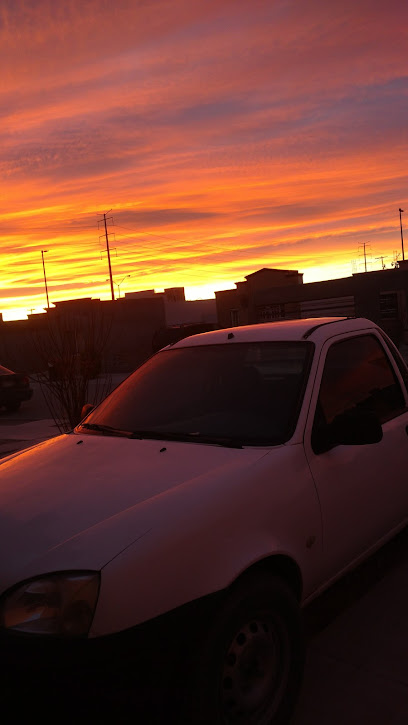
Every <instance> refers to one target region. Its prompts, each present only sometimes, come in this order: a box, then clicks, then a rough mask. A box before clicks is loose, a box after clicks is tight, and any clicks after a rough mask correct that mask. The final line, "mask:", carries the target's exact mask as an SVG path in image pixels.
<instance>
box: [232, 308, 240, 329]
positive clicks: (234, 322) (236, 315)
mask: <svg viewBox="0 0 408 725" xmlns="http://www.w3.org/2000/svg"><path fill="white" fill-rule="evenodd" d="M231 325H232V327H237V326H238V325H239V310H231Z"/></svg>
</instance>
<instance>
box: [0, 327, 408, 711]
mask: <svg viewBox="0 0 408 725" xmlns="http://www.w3.org/2000/svg"><path fill="white" fill-rule="evenodd" d="M407 381H408V371H407V368H406V366H405V363H404V362H403V360H402V358H401V357H400V355H399V353H398V350H397V349H396V348H395V347H394V345H393V343H392V342H391V341H390V340H389V339H388V338H387V336H386V335H385V334H384V333H383V331H382V330H381V329H379V328H378V327H377V326H376V325H375V324H373V323H372V322H370V321H369V320H366V319H346V318H320V319H318V318H315V319H308V320H292V321H287V322H278V323H268V324H262V325H254V326H247V327H237V328H233V329H227V330H217V331H215V332H208V333H204V334H201V335H195V336H192V337H189V338H185V339H183V340H181V341H180V342H177V343H176V344H174V345H169V346H168V347H166V348H165V349H163V350H162V351H160V352H158V353H157V354H156V355H154V356H153V357H152V358H150V360H148V361H147V362H146V363H144V364H143V365H142V366H141V367H140V368H138V369H137V370H136V371H135V372H134V373H133V374H132V375H130V376H129V377H128V378H127V379H126V380H125V381H124V382H123V383H122V384H121V385H120V386H119V387H118V388H116V390H114V391H113V393H111V394H110V395H109V396H108V397H107V398H106V399H105V400H104V401H103V402H102V403H101V404H100V405H99V406H98V407H97V408H96V409H95V410H93V411H92V412H91V413H90V414H89V415H88V416H87V417H86V418H85V419H84V420H83V421H82V422H81V423H80V424H79V425H78V426H77V428H76V429H75V430H74V431H72V433H69V434H67V435H61V436H59V437H56V438H54V439H52V440H49V441H46V442H44V443H40V444H39V445H37V446H34V447H32V448H30V449H26V450H25V451H23V452H21V453H19V454H15V455H12V456H9V457H7V458H5V459H3V460H2V461H1V462H0V519H1V526H0V537H1V545H0V546H1V552H2V555H1V558H0V661H1V662H2V663H3V664H4V665H5V668H4V671H5V672H7V678H8V682H9V684H10V682H12V681H13V677H16V678H19V676H20V677H21V667H23V664H22V663H24V672H25V678H26V679H27V678H28V675H27V671H28V670H29V667H30V665H29V662H30V659H31V660H33V661H34V662H35V665H36V668H37V671H38V668H39V662H40V661H42V660H43V659H44V657H43V655H44V653H46V659H47V663H46V665H45V666H48V667H49V668H51V669H53V670H54V671H57V670H58V667H59V666H60V664H61V660H62V661H63V664H64V667H65V668H67V667H68V664H67V663H68V662H71V661H72V665H73V669H74V670H75V668H79V667H80V665H82V664H83V663H84V662H85V661H86V663H87V667H88V674H90V673H92V671H93V670H94V669H95V670H98V671H99V665H100V664H101V662H102V660H103V658H104V654H105V652H106V651H109V652H110V655H109V656H110V661H111V662H112V661H113V660H115V666H116V665H117V663H118V661H119V659H120V657H121V655H119V654H118V653H119V652H122V648H124V650H126V657H124V659H123V663H124V669H125V670H126V677H127V678H128V681H130V682H131V687H130V689H131V690H132V689H133V691H134V694H135V703H136V704H137V698H138V687H139V684H138V683H139V680H138V676H137V674H136V673H137V672H140V671H141V670H143V668H145V666H146V661H147V660H146V658H147V657H148V655H149V653H150V652H152V651H153V650H154V649H155V648H156V650H155V651H157V650H159V651H160V652H161V653H165V654H166V657H167V671H168V672H169V674H172V673H173V671H176V670H177V671H178V669H179V668H180V671H183V673H184V674H183V675H182V677H183V678H184V679H183V680H179V684H180V682H182V683H184V684H182V687H184V691H183V703H182V707H183V710H184V714H185V717H186V719H187V722H188V723H192V724H194V725H221V724H223V725H238V724H239V725H271V724H273V725H276V724H277V723H285V722H288V720H289V718H290V715H291V712H292V710H293V707H294V704H295V702H296V695H297V692H298V690H299V687H300V683H301V676H302V667H303V654H304V645H303V639H302V623H301V609H302V607H303V606H304V605H305V604H306V603H308V602H310V601H311V600H312V599H313V598H314V597H316V596H317V595H318V594H319V593H320V592H322V591H323V590H324V589H326V588H327V587H328V586H329V585H330V584H331V583H332V582H334V580H336V579H337V578H338V577H340V576H341V575H342V574H343V573H345V572H346V571H347V570H349V569H351V568H352V567H355V566H356V565H357V564H358V563H359V562H360V561H362V560H363V559H364V558H365V557H367V556H368V555H369V554H370V553H371V552H373V551H374V550H376V549H377V548H378V547H380V546H381V545H382V544H383V543H384V542H385V541H387V540H388V539H389V538H391V537H392V536H393V535H395V534H396V533H397V532H398V530H400V529H401V528H402V527H404V526H405V525H406V524H407V516H408V486H407V470H408V440H407V430H408V428H407V426H408V409H407V402H408V398H407ZM153 643H154V645H153ZM113 651H114V652H115V653H116V654H115V656H113V655H112V652H113ZM50 652H52V656H51V655H50ZM68 653H70V656H68ZM78 653H80V656H79V655H78ZM23 655H24V656H23ZM71 655H72V656H71ZM108 659H109V658H108ZM186 662H187V666H185V665H186ZM43 666H44V663H43V664H42V665H41V667H43ZM183 667H184V669H183ZM19 668H20V669H19ZM40 671H41V673H42V672H43V670H42V669H41V670H40ZM19 673H20V675H19ZM41 679H42V685H43V686H45V689H47V680H46V679H44V677H43V676H42V675H41ZM108 682H111V681H110V680H108ZM3 686H4V680H3ZM134 712H135V713H136V714H137V709H136V710H134ZM136 719H137V718H136Z"/></svg>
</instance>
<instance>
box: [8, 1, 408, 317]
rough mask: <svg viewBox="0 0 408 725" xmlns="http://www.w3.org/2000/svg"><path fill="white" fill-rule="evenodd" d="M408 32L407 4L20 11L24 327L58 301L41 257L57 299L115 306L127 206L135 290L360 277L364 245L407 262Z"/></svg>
mask: <svg viewBox="0 0 408 725" xmlns="http://www.w3.org/2000/svg"><path fill="white" fill-rule="evenodd" d="M407 20H408V6H407V7H405V6H402V4H401V3H400V2H397V0H389V2H388V3H387V4H386V5H385V4H384V3H383V2H379V1H378V0H371V1H370V2H368V0H367V1H366V0H363V1H362V2H360V3H355V2H351V1H350V0H344V1H342V2H340V0H339V1H338V2H337V1H336V2H333V3H327V2H323V0H311V2H308V3H304V2H302V1H301V0H292V1H291V2H288V1H287V0H278V2H274V3H271V2H267V1H266V0H253V2H251V3H249V2H247V0H217V2H216V1H215V0H197V2H195V3H191V2H190V0H189V1H187V0H153V1H152V2H145V1H143V0H140V1H139V2H135V0H118V2H116V3H115V4H114V5H112V3H110V2H108V1H107V0H86V1H84V2H83V3H81V4H78V3H74V2H71V3H67V2H58V0H57V1H55V0H37V1H36V2H33V0H13V2H12V1H11V0H6V1H5V2H4V3H3V4H2V7H1V9H0V55H1V62H2V90H1V92H0V109H1V111H2V118H3V123H2V125H1V126H0V143H1V147H2V155H1V159H0V192H1V194H2V199H3V204H2V209H1V212H0V243H1V249H2V265H1V268H2V284H1V289H0V310H3V311H4V313H5V317H6V315H7V311H9V314H13V315H15V314H24V312H25V311H26V310H27V309H33V308H39V307H41V306H44V305H45V294H44V285H43V277H42V264H41V249H47V250H48V252H47V255H46V266H47V276H48V281H49V292H50V299H51V300H52V301H57V300H59V299H67V298H70V297H81V296H82V297H83V296H91V295H92V296H96V297H98V296H100V297H103V298H108V297H109V294H110V293H109V285H108V284H107V283H106V282H105V280H106V277H107V262H106V256H104V254H103V251H104V243H103V240H102V243H100V241H99V234H100V233H101V230H98V225H97V220H98V214H97V213H98V212H100V211H105V210H108V209H110V208H113V212H112V214H113V217H114V222H115V226H114V227H113V226H111V227H110V228H109V230H110V231H111V232H113V231H114V232H115V237H113V236H112V237H111V245H112V249H113V257H112V266H113V274H114V278H115V279H116V280H120V279H122V277H124V276H125V275H126V274H131V275H132V276H131V277H130V278H129V279H127V280H126V283H125V284H124V285H123V287H122V291H125V286H126V289H127V290H128V291H129V290H130V289H143V288H151V287H155V288H158V289H161V288H163V287H165V286H173V285H185V286H186V288H187V290H191V294H195V295H199V294H200V289H201V290H202V294H206V293H208V290H211V289H212V290H214V289H216V288H217V289H219V288H220V285H225V286H231V285H232V284H233V283H234V282H235V281H237V280H239V279H241V278H242V277H243V276H244V275H245V274H248V273H249V272H251V271H254V270H255V269H257V268H259V267H262V266H283V267H294V268H296V269H299V270H300V271H303V272H304V273H305V280H308V279H309V280H312V279H317V278H322V276H324V275H325V274H326V275H327V276H340V275H346V274H350V273H351V271H352V264H351V263H352V260H353V259H357V260H358V248H359V244H360V243H361V242H362V241H366V242H367V241H370V242H371V245H372V251H373V264H374V260H375V257H378V256H380V255H384V256H385V257H386V261H387V260H388V263H390V262H391V260H392V258H393V255H394V251H395V250H399V248H400V238H399V217H398V208H399V207H400V206H402V207H403V208H404V204H405V201H404V198H406V197H405V194H406V188H407V171H406V164H405V159H406V151H407V131H406V129H407V110H406V109H407V87H408V85H407V75H408V72H407V71H408V69H407V55H406V37H405V27H406V22H407ZM407 213H408V210H407ZM115 250H116V251H115ZM116 253H117V256H116ZM17 308H19V309H20V310H21V312H20V313H16V309H17ZM11 310H12V311H13V312H12V313H11V312H10V311H11Z"/></svg>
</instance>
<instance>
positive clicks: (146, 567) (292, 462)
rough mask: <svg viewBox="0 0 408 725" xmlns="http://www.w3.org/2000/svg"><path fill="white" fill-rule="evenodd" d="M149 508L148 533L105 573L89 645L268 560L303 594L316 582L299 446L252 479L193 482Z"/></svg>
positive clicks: (310, 502)
mask: <svg viewBox="0 0 408 725" xmlns="http://www.w3.org/2000/svg"><path fill="white" fill-rule="evenodd" d="M248 476H250V481H249V482H248ZM249 483H250V485H249ZM144 505H145V506H146V507H147V508H150V511H148V510H146V511H145V512H144V515H143V520H144V521H145V522H148V521H149V519H150V521H151V525H150V526H149V527H148V528H147V529H146V533H145V534H144V535H143V536H142V537H141V538H140V539H139V540H138V541H136V542H135V543H133V544H131V545H130V546H128V547H127V548H126V549H125V550H123V551H122V552H121V553H120V554H119V555H118V556H116V557H115V558H114V559H113V560H112V561H110V562H109V563H107V564H106V566H104V567H103V568H102V573H101V591H100V599H99V602H98V606H97V610H96V614H95V618H94V622H93V625H92V628H91V632H90V636H91V637H96V636H101V635H105V634H111V633H114V632H117V631H121V630H123V629H128V628H131V627H133V626H135V625H137V624H140V623H142V622H145V621H147V620H149V619H153V618H154V617H157V616H159V615H161V614H164V613H165V612H169V611H171V610H174V609H176V608H177V607H180V606H182V605H183V604H186V603H188V602H192V601H194V600H197V599H199V598H201V597H204V596H206V595H208V594H212V593H215V592H219V591H221V590H223V589H225V588H227V587H229V586H230V585H231V584H232V583H233V582H234V581H235V580H236V579H237V578H238V577H239V576H240V575H242V573H243V572H245V571H246V570H247V569H249V568H250V567H251V566H253V565H254V564H256V563H257V562H259V561H261V560H264V559H266V558H268V557H273V556H285V557H287V558H289V559H290V560H292V561H293V562H294V564H295V566H296V567H297V568H298V569H299V572H300V575H301V577H302V580H303V584H304V594H305V595H307V594H309V593H310V591H311V590H312V589H313V588H314V587H315V586H316V585H317V584H318V583H319V581H318V570H319V563H320V559H321V545H322V537H321V516H320V507H319V502H318V498H317V495H316V490H315V487H314V483H313V480H312V478H311V475H310V472H309V468H308V465H307V462H306V460H305V456H304V452H303V447H302V446H300V445H299V446H281V447H279V449H277V448H275V449H274V450H273V451H270V452H268V451H266V453H265V455H264V456H263V457H261V458H260V459H259V460H258V461H257V462H256V463H255V464H253V465H252V466H251V467H250V470H248V469H247V470H245V471H244V472H242V471H240V469H234V471H231V472H229V475H228V476H224V477H223V479H222V481H220V480H219V479H217V478H214V479H207V478H205V477H204V479H200V481H190V482H187V483H185V484H183V485H182V486H179V487H178V488H177V489H175V490H172V491H168V492H166V493H165V494H164V495H162V496H160V498H159V499H158V500H157V501H156V502H154V501H151V500H150V501H148V502H146V503H145V504H144Z"/></svg>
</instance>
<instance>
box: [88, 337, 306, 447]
mask: <svg viewBox="0 0 408 725" xmlns="http://www.w3.org/2000/svg"><path fill="white" fill-rule="evenodd" d="M312 350H313V344H312V343H311V342H251V343H232V344H231V343H229V344H221V345H203V346H192V347H180V348H169V349H166V350H162V351H161V352H159V353H157V354H156V355H154V356H153V357H152V358H150V359H149V360H148V361H147V362H146V363H144V365H142V366H141V367H140V368H138V369H137V370H136V371H135V372H134V373H133V374H132V375H131V376H129V377H128V378H127V379H126V380H125V381H124V382H123V383H122V384H121V385H120V386H119V387H118V388H117V389H116V390H114V391H113V393H111V394H110V395H109V396H108V397H107V398H106V400H105V401H103V402H102V403H101V404H100V405H99V406H98V408H97V409H96V410H95V411H93V412H92V413H91V414H90V415H89V416H88V417H87V418H86V419H85V421H84V422H82V423H81V424H80V426H79V427H78V428H77V430H80V431H81V435H82V434H83V433H87V432H88V433H90V434H100V435H128V436H129V437H139V438H156V439H160V440H183V441H184V440H187V441H194V442H202V443H216V444H217V443H218V444H219V445H232V446H244V445H276V444H279V443H283V442H285V441H286V440H288V438H289V437H290V436H291V435H292V432H293V430H294V427H295V425H296V420H297V416H298V411H299V407H300V404H301V399H302V396H303V391H304V387H305V381H306V378H307V374H308V370H309V365H310V360H311V352H312Z"/></svg>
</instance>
